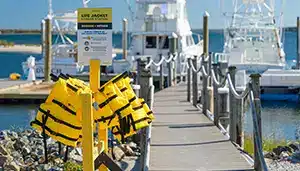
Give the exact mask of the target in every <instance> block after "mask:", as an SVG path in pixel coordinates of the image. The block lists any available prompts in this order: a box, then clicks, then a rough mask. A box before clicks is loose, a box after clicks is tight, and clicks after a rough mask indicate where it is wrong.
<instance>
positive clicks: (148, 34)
mask: <svg viewBox="0 0 300 171" xmlns="http://www.w3.org/2000/svg"><path fill="white" fill-rule="evenodd" d="M135 3H136V4H135V6H136V11H135V12H132V13H134V14H133V17H132V18H133V19H134V20H133V26H134V27H133V30H132V35H131V45H130V53H129V55H128V58H127V61H129V66H128V67H129V69H133V68H134V67H135V66H136V63H135V62H134V60H133V59H136V58H138V57H139V56H150V57H152V59H153V60H154V61H155V62H158V61H159V60H160V54H162V55H163V56H165V57H167V56H168V53H169V38H173V37H177V41H178V42H177V44H178V54H179V53H180V54H181V55H180V56H178V58H177V61H176V62H177V64H181V62H182V61H184V58H185V57H186V56H187V55H188V56H193V55H197V56H199V55H201V54H202V50H203V46H202V41H201V40H198V43H197V44H196V43H195V40H194V38H193V33H192V31H191V27H190V24H189V21H188V16H187V8H186V1H185V0H136V1H135ZM129 9H132V8H129ZM199 37H200V36H199ZM198 39H199V38H198ZM164 65H166V63H164ZM118 67H119V66H118V65H117V64H116V65H115V66H114V70H116V68H118ZM163 68H164V69H165V71H164V73H167V67H163ZM177 68H178V70H177V72H180V67H177ZM124 69H128V68H126V67H125V68H124ZM124 69H123V70H124ZM152 71H153V74H154V75H155V74H158V72H157V71H158V70H157V68H155V67H153V70H152ZM118 72H121V71H120V70H119V71H118Z"/></svg>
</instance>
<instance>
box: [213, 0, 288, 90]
mask: <svg viewBox="0 0 300 171" xmlns="http://www.w3.org/2000/svg"><path fill="white" fill-rule="evenodd" d="M222 2H223V4H222V6H225V5H228V2H227V1H222ZM224 3H227V4H224ZM274 5H275V4H274V1H273V0H270V1H265V0H233V8H231V10H232V9H233V12H228V11H225V12H224V11H222V14H224V17H225V29H224V35H225V43H224V51H223V53H222V54H217V58H220V59H221V58H222V59H226V60H228V63H229V65H230V66H235V67H236V68H237V70H238V72H237V74H236V80H237V81H236V85H237V86H242V87H243V86H244V85H245V84H246V83H247V82H248V79H249V78H248V76H249V74H251V73H260V74H262V73H264V72H265V71H267V70H269V69H284V67H285V53H284V49H283V44H282V37H283V28H282V23H283V22H282V19H283V13H282V12H281V13H280V16H279V21H280V22H278V23H279V24H278V23H276V21H277V20H276V13H275V6H274Z"/></svg>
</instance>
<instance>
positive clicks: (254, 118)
mask: <svg viewBox="0 0 300 171" xmlns="http://www.w3.org/2000/svg"><path fill="white" fill-rule="evenodd" d="M250 106H251V111H252V121H253V129H254V137H256V138H254V140H255V145H256V148H257V149H258V151H257V152H258V156H259V161H260V163H261V165H262V167H263V170H265V171H267V170H268V167H267V164H266V161H265V158H264V155H263V148H262V143H261V142H262V141H261V139H260V135H259V132H258V120H257V113H256V107H255V104H254V95H253V89H252V86H251V90H250Z"/></svg>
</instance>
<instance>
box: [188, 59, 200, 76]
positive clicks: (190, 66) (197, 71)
mask: <svg viewBox="0 0 300 171" xmlns="http://www.w3.org/2000/svg"><path fill="white" fill-rule="evenodd" d="M202 58H203V57H201V58H200V67H199V68H196V67H195V66H194V64H193V62H192V60H188V65H189V68H191V69H192V71H193V72H196V73H199V72H200V71H201V69H202V68H201V67H202ZM197 62H198V61H197Z"/></svg>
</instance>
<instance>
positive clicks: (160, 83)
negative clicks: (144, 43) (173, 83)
mask: <svg viewBox="0 0 300 171" xmlns="http://www.w3.org/2000/svg"><path fill="white" fill-rule="evenodd" d="M159 56H160V58H159V59H160V60H162V58H163V56H162V54H159ZM163 65H164V63H163V62H162V63H161V65H160V70H159V89H160V90H162V89H164V85H165V84H164V83H165V82H164V68H163Z"/></svg>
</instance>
